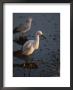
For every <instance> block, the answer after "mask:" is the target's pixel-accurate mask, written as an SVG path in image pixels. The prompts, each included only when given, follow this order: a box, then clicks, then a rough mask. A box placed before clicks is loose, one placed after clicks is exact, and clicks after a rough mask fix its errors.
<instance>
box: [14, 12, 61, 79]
mask: <svg viewBox="0 0 73 90" xmlns="http://www.w3.org/2000/svg"><path fill="white" fill-rule="evenodd" d="M29 16H31V17H32V19H33V21H32V27H31V30H30V31H29V32H27V33H26V36H27V38H28V40H29V39H34V38H35V32H36V31H38V30H41V31H42V32H43V33H44V34H45V36H46V37H47V39H43V38H42V37H41V38H40V48H39V49H38V50H37V51H35V52H34V53H33V54H32V55H31V56H30V57H25V56H24V57H22V56H21V57H19V55H17V56H15V55H14V56H13V76H14V77H57V76H60V14H59V13H21V14H20V13H17V14H16V13H14V14H13V28H15V27H18V26H19V24H22V23H24V21H25V20H26V19H27V18H28V17H29ZM18 37H19V34H14V35H13V39H14V40H15V39H16V38H18ZM19 50H22V45H21V44H18V43H16V42H13V51H14V52H15V51H19ZM26 62H27V63H28V65H27V63H26ZM24 65H25V67H24Z"/></svg>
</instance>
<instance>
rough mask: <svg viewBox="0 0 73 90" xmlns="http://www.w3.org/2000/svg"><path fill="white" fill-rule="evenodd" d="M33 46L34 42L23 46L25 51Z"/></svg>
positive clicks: (30, 41)
mask: <svg viewBox="0 0 73 90" xmlns="http://www.w3.org/2000/svg"><path fill="white" fill-rule="evenodd" d="M32 44H33V41H32V40H29V41H27V42H26V43H25V44H24V45H23V51H25V50H28V49H30V48H31V46H32Z"/></svg>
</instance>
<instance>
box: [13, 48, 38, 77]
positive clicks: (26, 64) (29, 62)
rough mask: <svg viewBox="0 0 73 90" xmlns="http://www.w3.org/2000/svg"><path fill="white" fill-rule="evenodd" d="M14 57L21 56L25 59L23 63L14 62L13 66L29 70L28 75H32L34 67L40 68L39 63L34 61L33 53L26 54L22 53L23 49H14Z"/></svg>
mask: <svg viewBox="0 0 73 90" xmlns="http://www.w3.org/2000/svg"><path fill="white" fill-rule="evenodd" d="M13 55H14V57H17V58H20V59H22V60H24V63H22V64H13V67H19V68H23V69H26V70H28V76H30V75H31V70H32V69H38V63H34V62H32V61H33V59H32V55H30V56H25V55H23V54H22V51H21V50H18V51H14V52H13ZM24 76H25V71H24Z"/></svg>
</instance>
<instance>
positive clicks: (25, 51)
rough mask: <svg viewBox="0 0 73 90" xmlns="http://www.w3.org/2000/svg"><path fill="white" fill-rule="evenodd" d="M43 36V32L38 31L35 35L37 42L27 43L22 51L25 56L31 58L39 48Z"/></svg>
mask: <svg viewBox="0 0 73 90" xmlns="http://www.w3.org/2000/svg"><path fill="white" fill-rule="evenodd" d="M41 35H42V36H43V33H42V31H37V32H36V35H35V37H36V38H35V40H28V41H26V42H25V44H24V45H23V50H22V54H23V55H27V56H29V55H31V54H32V53H33V52H34V51H35V50H37V49H38V48H39V40H40V36H41Z"/></svg>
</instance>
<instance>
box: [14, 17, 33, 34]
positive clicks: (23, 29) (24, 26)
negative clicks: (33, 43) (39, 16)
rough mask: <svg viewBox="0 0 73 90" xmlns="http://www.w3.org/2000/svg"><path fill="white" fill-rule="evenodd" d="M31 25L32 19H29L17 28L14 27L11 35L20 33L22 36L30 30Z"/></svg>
mask: <svg viewBox="0 0 73 90" xmlns="http://www.w3.org/2000/svg"><path fill="white" fill-rule="evenodd" d="M31 24H32V18H31V17H29V18H28V19H27V20H26V22H25V23H24V24H21V25H20V26H19V27H16V28H15V29H14V30H13V33H17V32H21V33H22V34H24V33H25V32H27V31H29V30H30V29H31Z"/></svg>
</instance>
